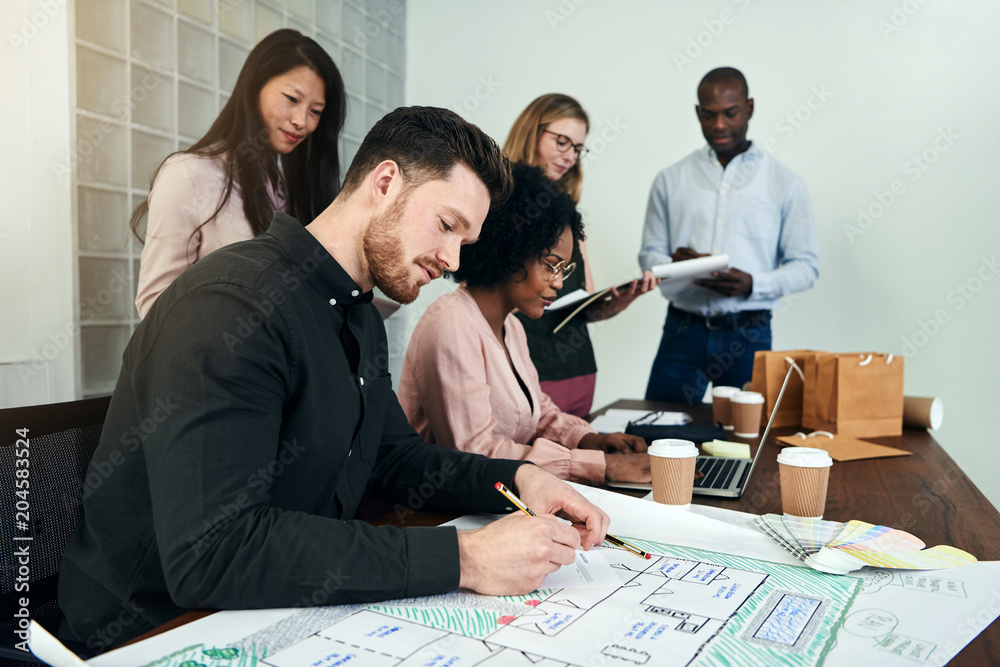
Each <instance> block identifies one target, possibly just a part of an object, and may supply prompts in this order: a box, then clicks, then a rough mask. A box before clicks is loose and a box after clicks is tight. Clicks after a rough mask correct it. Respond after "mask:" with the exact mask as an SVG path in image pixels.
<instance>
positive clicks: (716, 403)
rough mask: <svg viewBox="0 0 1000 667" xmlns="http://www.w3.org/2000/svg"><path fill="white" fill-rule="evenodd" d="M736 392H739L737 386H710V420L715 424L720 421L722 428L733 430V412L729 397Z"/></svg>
mask: <svg viewBox="0 0 1000 667" xmlns="http://www.w3.org/2000/svg"><path fill="white" fill-rule="evenodd" d="M737 392H739V389H738V388H737V387H713V388H712V421H713V422H714V423H716V424H720V423H721V424H722V428H724V429H726V430H727V431H732V430H733V417H732V414H733V413H732V410H731V409H730V403H729V399H730V398H732V396H733V394H735V393H737Z"/></svg>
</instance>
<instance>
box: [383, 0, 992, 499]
mask: <svg viewBox="0 0 1000 667" xmlns="http://www.w3.org/2000/svg"><path fill="white" fill-rule="evenodd" d="M998 32H1000V5H997V3H995V2H991V1H989V0H955V1H953V2H949V3H937V2H929V3H923V2H918V0H873V1H867V0H865V1H862V0H851V1H847V2H840V3H835V4H830V3H823V4H819V3H798V2H791V1H790V0H788V1H785V2H778V3H773V2H772V3H763V2H756V1H755V0H739V1H726V0H716V1H715V2H711V3H687V2H680V1H679V0H673V1H672V2H663V1H653V0H649V1H643V2H638V1H635V2H627V3H626V2H613V3H612V2H601V1H599V0H591V1H589V2H586V1H584V0H562V1H561V2H557V1H556V0H548V1H545V2H537V1H531V0H506V1H505V2H503V3H499V2H468V1H467V0H448V1H445V0H437V1H433V2H418V3H413V4H411V5H410V8H409V16H408V32H407V48H408V51H407V98H406V101H407V103H408V104H431V105H437V106H446V107H449V108H452V109H454V110H456V111H459V112H460V113H462V114H463V115H464V116H465V117H466V118H468V119H469V120H471V121H473V122H475V123H477V124H479V125H480V126H481V127H482V128H483V129H484V130H485V131H486V132H488V133H490V134H491V135H492V136H493V137H494V138H495V139H496V140H497V141H498V142H500V143H502V142H503V140H504V138H505V137H506V135H507V131H508V130H509V129H510V126H511V124H512V123H513V121H514V119H515V118H516V116H517V114H518V113H519V112H520V111H521V110H522V109H523V108H524V107H525V106H526V105H527V104H528V102H530V101H531V100H532V99H534V98H535V97H536V96H537V95H540V94H542V93H547V92H565V93H568V94H571V95H573V96H575V97H576V98H577V99H579V100H580V101H581V102H582V103H583V105H584V107H585V108H586V109H587V110H588V112H589V114H590V117H591V133H590V137H589V140H588V144H589V145H591V146H592V147H593V148H595V149H601V150H594V153H595V154H596V155H594V158H593V159H592V160H591V161H590V163H589V164H587V165H586V180H585V187H584V195H583V199H582V201H581V204H580V207H581V209H582V211H583V212H584V215H585V221H586V222H587V233H588V236H589V243H588V247H589V251H590V257H591V263H592V266H593V271H594V277H595V280H596V282H597V284H598V285H607V284H610V283H612V282H613V281H615V280H619V279H623V278H628V277H632V276H633V275H635V274H636V273H637V271H638V268H637V263H636V253H637V251H638V247H639V240H640V233H641V229H642V221H643V216H644V212H645V206H646V198H647V196H648V192H649V186H650V183H651V182H652V180H653V176H654V175H655V173H656V172H657V171H658V170H660V169H662V168H664V167H666V166H667V165H669V164H671V163H673V162H675V161H677V160H679V159H680V158H682V157H683V156H685V155H686V154H688V153H689V152H690V151H692V150H694V149H695V148H698V147H699V146H702V145H703V143H704V141H703V139H702V137H701V134H700V129H699V126H698V124H697V122H696V119H695V115H694V110H693V106H694V104H695V88H696V86H697V83H698V81H699V80H700V78H701V77H702V75H704V73H705V72H707V71H708V70H710V69H712V68H714V67H718V66H722V65H732V66H735V67H738V68H740V69H741V70H742V71H743V72H744V73H745V74H746V75H747V78H748V80H749V83H750V91H751V95H752V96H753V97H754V98H755V100H756V115H755V117H754V119H753V120H752V121H751V124H750V138H751V139H754V140H755V141H757V142H759V143H760V144H762V145H765V146H766V147H768V148H769V149H770V150H771V152H772V153H773V154H774V155H775V156H776V157H777V158H778V159H779V160H781V161H783V162H784V163H785V164H787V165H789V166H790V167H791V168H792V169H794V170H795V171H796V172H798V173H799V174H800V175H801V176H802V177H803V178H804V179H805V181H806V183H807V184H808V186H809V189H810V193H811V195H812V199H813V204H814V206H815V209H816V216H817V222H818V226H819V238H820V253H821V261H822V269H821V274H820V280H819V283H818V284H817V286H816V287H815V288H814V289H812V290H811V291H809V292H805V293H803V294H800V295H797V296H796V297H794V298H793V299H791V300H788V302H787V303H786V305H785V307H784V308H782V309H781V312H780V313H779V314H778V315H777V317H776V318H775V322H774V331H775V336H774V345H775V348H776V349H782V348H785V349H788V348H814V349H825V350H830V351H855V350H871V351H884V352H893V353H897V354H898V353H905V354H906V355H907V357H908V359H907V365H906V393H908V394H914V395H924V396H926V395H933V396H940V397H942V398H943V400H944V403H945V422H944V427H943V428H942V429H941V430H940V431H939V432H938V433H936V434H935V437H936V438H937V439H938V441H939V442H941V444H942V445H943V446H944V447H945V448H946V449H947V451H948V452H949V453H950V454H951V456H952V458H954V459H955V460H956V461H957V462H958V463H959V465H961V466H962V468H963V469H964V470H965V471H966V472H967V473H968V475H969V476H970V477H971V478H972V480H973V481H974V482H975V483H976V484H977V485H978V486H979V487H980V489H982V490H983V492H984V493H985V494H986V495H987V496H988V497H989V498H990V499H991V500H992V502H993V503H994V504H995V505H997V504H1000V478H998V477H997V476H996V475H995V474H994V473H995V470H996V463H995V462H996V461H997V455H996V453H995V450H996V446H995V444H994V440H995V438H994V437H993V433H994V430H995V427H994V422H995V420H994V418H993V417H994V414H993V412H992V411H993V410H995V409H996V406H997V405H1000V392H998V391H997V389H996V387H997V386H998V384H997V380H998V378H997V371H998V370H1000V352H998V347H997V345H996V344H995V343H994V340H995V338H996V335H997V329H998V325H1000V308H998V306H1000V277H998V276H997V273H998V272H1000V264H997V261H998V260H1000V224H997V222H998V221H997V217H998V209H1000V195H998V192H1000V188H998V187H997V185H996V180H997V173H998V172H997V168H996V166H995V160H996V156H997V154H998V149H1000V131H998V122H997V119H996V110H997V109H998V108H1000V86H998V78H997V70H996V68H997V65H998V64H1000V47H998V46H997V43H996V39H995V36H996V35H997V34H998ZM699 42H700V43H701V44H700V45H699ZM680 56H683V57H687V58H689V61H688V62H684V61H683V60H681V59H680ZM809 105H811V108H810V106H809ZM796 116H797V117H798V119H796ZM602 136H603V138H604V139H605V141H604V142H603V146H602V145H601V144H602V142H601V141H600V139H599V138H601V137H602ZM941 137H947V138H941ZM768 140H770V142H769V141H768ZM924 153H926V155H927V161H932V162H933V163H932V164H924V168H923V169H922V168H921V167H920V166H918V165H917V163H916V162H915V161H914V156H920V155H922V154H924ZM893 183H896V191H897V193H899V194H892V192H891V189H892V185H893ZM886 193H888V194H886ZM879 198H881V199H883V200H884V202H885V203H884V204H883V203H880V201H879ZM890 200H891V201H890ZM859 208H861V209H869V210H870V211H871V215H872V218H871V222H870V223H869V222H866V221H862V223H861V224H859V223H858V218H859ZM450 288H451V286H445V285H441V286H434V287H432V288H431V289H425V294H424V295H422V296H421V298H420V300H419V301H418V302H417V304H415V306H414V307H412V308H411V309H410V320H411V322H410V323H411V325H412V322H413V320H414V319H415V317H416V315H418V314H419V312H420V311H421V309H422V308H424V307H426V305H427V304H428V303H429V302H430V301H431V300H433V298H434V296H435V295H436V294H439V293H440V292H441V291H442V290H444V289H450ZM963 291H964V292H965V293H964V295H963ZM665 311H666V305H665V301H664V300H663V299H662V298H661V297H660V296H659V295H655V294H653V295H648V296H645V297H643V298H642V299H641V300H639V301H637V302H636V303H635V304H634V305H633V306H632V307H631V308H630V309H629V310H628V311H626V312H625V313H623V314H621V315H619V316H618V317H616V318H615V319H613V320H610V321H608V322H606V323H603V324H600V325H593V326H592V327H591V333H592V336H593V339H594V344H595V347H596V349H597V361H598V367H599V369H600V372H599V374H598V385H597V399H596V401H595V406H601V405H604V404H607V403H608V402H610V401H612V400H615V399H616V398H618V397H636V398H639V397H641V396H642V394H643V391H644V389H645V383H646V379H647V375H648V372H649V366H650V363H651V361H652V358H653V355H654V353H655V350H656V346H657V344H658V342H659V336H660V327H661V326H662V321H663V317H664V314H665ZM935 319H937V321H935ZM398 342H400V343H402V341H398ZM931 481H933V480H928V482H931Z"/></svg>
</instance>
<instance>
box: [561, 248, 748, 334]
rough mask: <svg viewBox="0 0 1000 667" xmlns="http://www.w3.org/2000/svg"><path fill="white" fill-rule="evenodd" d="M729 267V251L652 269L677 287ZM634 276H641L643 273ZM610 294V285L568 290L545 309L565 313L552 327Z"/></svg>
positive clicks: (661, 282) (665, 281)
mask: <svg viewBox="0 0 1000 667" xmlns="http://www.w3.org/2000/svg"><path fill="white" fill-rule="evenodd" d="M728 268H729V255H711V256H709V257H696V258H695V259H686V260H684V261H683V262H673V263H671V264H660V265H658V266H654V267H653V268H652V269H650V270H651V271H652V273H653V275H654V276H656V277H657V278H659V279H660V285H661V287H662V286H663V285H664V284H666V285H667V286H669V285H671V284H676V285H677V286H678V287H684V286H687V285H688V283H690V282H691V281H692V280H694V279H696V278H707V277H708V276H710V275H711V274H712V272H713V271H725V270H727V269H728ZM634 280H642V276H639V277H638V278H635V279H634ZM631 283H632V281H631V280H629V281H628V282H624V283H622V284H621V285H614V287H615V288H616V289H624V288H626V287H628V286H629V285H630V284H631ZM610 298H611V287H605V288H604V289H602V290H601V291H599V292H595V293H594V294H591V293H589V292H587V291H586V290H583V289H578V290H575V291H573V292H570V293H569V294H564V295H562V296H561V297H559V298H558V299H556V300H555V301H553V302H552V303H550V304H549V305H548V306H546V308H545V310H546V312H550V313H551V312H558V313H560V314H563V313H565V317H563V320H562V321H561V322H560V323H559V324H558V325H557V326H556V328H555V329H553V330H552V333H558V332H559V330H560V329H562V328H563V327H564V326H566V323H567V322H569V321H570V320H571V319H573V318H574V317H576V316H577V315H578V314H579V313H581V312H582V311H584V310H586V309H587V308H588V307H589V306H590V305H591V304H592V303H594V302H596V301H604V300H606V299H610Z"/></svg>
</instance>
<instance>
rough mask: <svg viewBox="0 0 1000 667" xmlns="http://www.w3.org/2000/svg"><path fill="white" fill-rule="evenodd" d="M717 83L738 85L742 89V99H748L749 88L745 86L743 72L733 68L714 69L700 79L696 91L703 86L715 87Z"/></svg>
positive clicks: (745, 80)
mask: <svg viewBox="0 0 1000 667" xmlns="http://www.w3.org/2000/svg"><path fill="white" fill-rule="evenodd" d="M717 83H738V84H740V87H741V88H743V99H745V100H748V99H750V87H749V86H748V85H747V78H746V77H745V76H743V72H741V71H739V70H738V69H736V68H735V67H716V68H715V69H713V70H712V71H711V72H709V73H708V74H706V75H705V76H703V77H702V78H701V83H699V84H698V89H699V90H701V87H702V86H704V85H715V84H717Z"/></svg>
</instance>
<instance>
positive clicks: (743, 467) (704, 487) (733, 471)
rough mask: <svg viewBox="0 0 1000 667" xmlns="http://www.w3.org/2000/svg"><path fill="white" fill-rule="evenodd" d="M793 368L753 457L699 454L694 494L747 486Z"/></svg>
mask: <svg viewBox="0 0 1000 667" xmlns="http://www.w3.org/2000/svg"><path fill="white" fill-rule="evenodd" d="M793 370H798V371H799V373H800V374H801V373H802V371H801V370H799V368H798V366H796V365H795V364H794V363H793V364H792V365H791V366H789V368H788V373H786V374H785V381H784V382H782V383H781V391H779V392H778V399H777V400H776V401H775V402H774V408H773V409H772V410H771V416H770V418H769V419H768V420H767V426H765V427H764V432H763V433H762V434H761V436H760V441H759V442H758V443H757V453H756V454H754V456H753V459H734V458H729V457H725V456H699V457H698V459H697V461H696V463H695V469H696V470H698V471H699V472H701V473H702V474H703V475H704V477H702V478H701V479H696V480H695V481H694V489H693V493H694V495H697V496H716V497H721V498H739V497H740V496H741V495H743V489H745V488H746V486H747V482H749V481H750V475H752V474H753V470H754V468H755V467H756V466H757V459H759V458H760V453H761V452H762V451H764V442H765V441H766V440H767V434H768V433H770V432H771V422H773V421H774V415H776V414H778V406H779V405H780V404H781V397H782V396H784V395H785V387H786V386H787V385H788V378H789V377H791V374H792V371H793ZM608 486H610V487H613V488H621V489H638V490H647V491H648V490H652V488H653V485H652V484H639V483H631V482H610V483H608Z"/></svg>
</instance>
